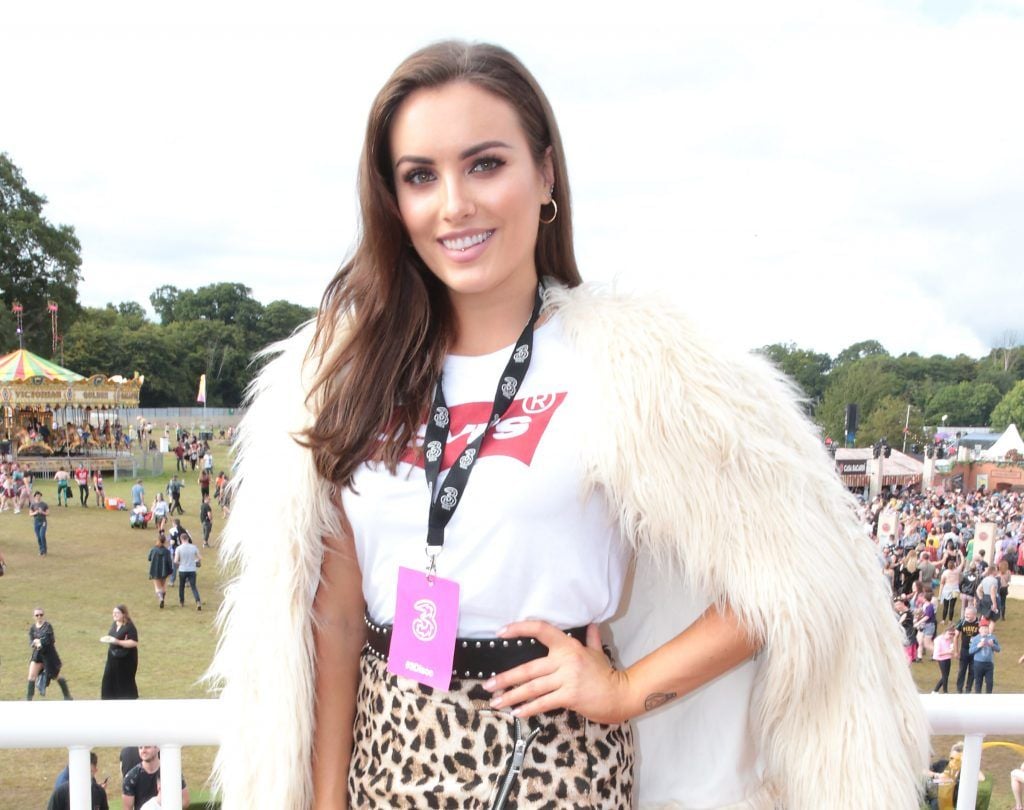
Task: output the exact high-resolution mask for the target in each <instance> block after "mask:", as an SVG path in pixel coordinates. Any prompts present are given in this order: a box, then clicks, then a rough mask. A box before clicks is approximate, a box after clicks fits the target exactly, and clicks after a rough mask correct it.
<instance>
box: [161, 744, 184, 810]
mask: <svg viewBox="0 0 1024 810" xmlns="http://www.w3.org/2000/svg"><path fill="white" fill-rule="evenodd" d="M160 806H161V807H163V808H164V810H181V746H180V745H178V744H176V743H165V744H164V745H161V746H160Z"/></svg>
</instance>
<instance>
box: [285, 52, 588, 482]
mask: <svg viewBox="0 0 1024 810" xmlns="http://www.w3.org/2000/svg"><path fill="white" fill-rule="evenodd" d="M454 81H465V82H470V83H472V84H474V85H476V86H478V87H480V88H482V89H484V90H487V91H489V92H491V93H493V94H494V95H496V96H498V97H499V98H501V99H503V100H505V101H506V102H508V103H509V104H511V105H512V107H513V108H514V109H515V111H516V113H517V115H518V118H519V122H520V124H521V126H522V127H523V131H524V133H525V135H526V139H527V142H528V143H529V145H530V150H531V152H532V154H533V158H534V161H535V162H536V163H537V165H540V164H541V161H542V160H543V158H544V155H545V153H546V152H547V150H548V148H549V147H550V149H551V161H552V166H553V168H554V177H555V188H554V195H553V198H554V200H555V202H556V203H557V205H558V216H557V217H556V219H555V221H554V222H552V223H551V224H550V225H542V226H541V228H540V232H539V235H538V237H537V244H536V247H535V249H534V260H535V262H536V265H537V272H538V274H540V275H541V276H550V277H552V278H554V279H556V280H558V281H559V282H561V283H563V284H566V285H568V286H571V287H572V286H576V285H577V284H579V283H580V281H581V279H580V275H579V271H578V270H577V268H576V258H575V255H574V253H573V246H572V211H571V205H570V196H569V178H568V174H567V173H566V168H565V156H564V153H563V151H562V140H561V137H560V135H559V133H558V126H557V125H556V123H555V117H554V114H553V113H552V112H551V106H550V104H549V103H548V100H547V98H546V97H545V96H544V93H543V91H542V90H541V89H540V87H539V85H538V84H537V81H536V80H535V79H534V78H533V76H532V75H530V73H529V71H527V69H526V68H525V67H523V65H522V64H521V63H520V62H519V60H518V59H516V57H515V56H513V55H512V54H511V53H509V52H508V51H506V50H504V49H503V48H499V47H497V46H495V45H486V44H467V43H464V42H457V41H445V42H438V43H435V44H433V45H429V46H427V47H426V48H423V49H422V50H419V51H417V52H416V53H414V54H412V56H410V57H409V58H408V59H406V60H405V61H404V62H403V63H402V64H401V65H399V66H398V69H397V70H396V71H395V72H394V73H393V74H392V75H391V78H390V79H388V81H387V82H386V83H385V84H384V87H382V88H381V90H380V92H379V93H378V94H377V98H376V99H375V100H374V102H373V106H372V107H371V109H370V116H369V120H368V122H367V125H366V138H365V140H364V142H363V152H362V156H361V158H360V165H359V203H360V210H361V220H362V221H361V225H362V230H361V234H360V238H359V242H358V244H357V246H356V249H355V251H354V253H353V255H352V257H351V258H350V259H349V260H348V261H347V262H346V263H345V264H344V265H343V266H342V268H341V269H340V270H339V271H338V273H337V274H336V275H335V276H334V278H333V279H332V280H331V283H330V284H329V285H328V286H327V290H326V291H325V292H324V296H323V300H322V301H321V304H320V315H319V318H318V321H317V328H316V335H315V338H314V341H313V346H312V348H311V352H312V353H313V355H314V356H319V357H320V365H319V367H318V369H317V376H316V379H315V381H314V384H313V387H312V390H311V391H310V394H309V399H308V400H307V401H308V402H309V403H310V405H311V406H312V407H313V410H314V411H315V412H316V413H317V417H316V421H315V423H314V424H313V426H312V427H311V428H310V429H309V430H307V431H306V432H305V433H304V434H302V435H301V436H300V437H299V440H300V441H301V442H302V443H303V444H305V445H306V446H308V447H310V448H311V449H312V451H313V456H314V459H315V462H316V466H317V470H318V472H319V473H320V474H321V475H322V476H324V477H325V478H327V479H328V480H330V481H333V482H335V483H337V484H339V485H341V486H349V485H351V483H352V476H353V473H354V472H355V470H356V468H357V467H358V466H359V464H361V463H362V462H364V461H366V460H367V459H370V458H376V459H380V460H381V461H383V462H385V463H386V464H387V466H388V468H389V469H390V470H391V471H392V472H393V471H394V470H395V467H396V465H397V464H398V460H399V458H400V457H401V455H402V453H403V452H404V451H405V449H406V448H407V447H408V446H409V444H410V443H411V442H412V440H413V438H414V437H415V436H416V432H417V430H418V428H419V426H420V424H421V423H422V421H423V419H424V417H425V415H426V413H427V409H428V407H429V404H430V397H431V395H432V393H433V390H432V386H433V384H434V381H435V380H436V379H437V376H438V374H439V372H440V369H441V365H442V362H443V360H444V355H445V351H446V349H447V347H448V346H449V344H450V342H451V340H452V338H453V337H454V334H453V331H454V326H453V318H452V312H451V306H450V302H449V299H448V293H447V290H446V288H445V286H444V285H443V284H442V283H441V282H440V281H438V280H437V279H436V278H435V276H434V275H433V274H432V273H431V272H430V270H429V269H428V268H427V267H426V265H425V264H424V263H423V260H422V259H421V258H420V257H419V254H417V253H416V251H415V249H414V248H413V247H412V244H411V242H410V240H409V237H408V234H407V232H406V229H405V226H404V224H403V223H402V218H401V215H400V213H399V209H398V202H397V199H396V197H395V181H394V174H393V171H392V168H391V154H390V148H389V135H390V129H391V123H392V120H393V119H394V116H395V113H396V112H397V110H398V108H399V107H400V106H401V104H402V102H403V101H405V99H406V98H408V97H409V96H410V95H411V94H412V93H413V92H414V91H416V90H419V89H421V88H431V87H440V86H441V85H444V84H448V83H450V82H454ZM537 215H538V217H540V216H541V211H540V210H538V212H537ZM544 215H545V218H549V217H550V216H551V213H550V212H549V211H547V210H545V211H544ZM339 340H342V341H344V342H343V344H342V345H340V346H339V347H338V349H337V350H336V351H332V348H333V346H334V344H335V342H336V341H339ZM382 437H384V438H383V442H382Z"/></svg>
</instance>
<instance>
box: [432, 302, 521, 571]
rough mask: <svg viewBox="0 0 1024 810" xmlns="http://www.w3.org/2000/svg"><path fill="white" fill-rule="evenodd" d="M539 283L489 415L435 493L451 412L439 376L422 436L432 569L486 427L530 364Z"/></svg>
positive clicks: (506, 403) (511, 396) (509, 400)
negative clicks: (527, 317)
mask: <svg viewBox="0 0 1024 810" xmlns="http://www.w3.org/2000/svg"><path fill="white" fill-rule="evenodd" d="M540 293H541V287H540V285H538V286H537V297H536V299H535V301H534V304H533V314H532V315H531V316H530V320H529V322H528V323H527V324H526V327H525V328H524V329H523V333H522V334H521V335H520V336H519V340H517V341H516V345H515V346H514V347H513V349H512V354H511V356H510V357H509V358H508V362H507V363H506V364H505V371H504V372H502V375H501V379H500V380H499V381H498V390H497V391H496V393H495V394H494V407H493V408H492V410H491V419H490V421H489V422H488V423H487V425H486V426H485V427H484V429H483V430H482V431H480V435H479V436H477V437H476V438H475V439H474V440H473V441H472V442H470V443H469V445H468V446H467V447H466V449H465V450H463V451H462V455H460V456H459V458H458V460H457V461H456V462H455V463H454V464H453V465H452V467H451V469H450V470H449V471H448V477H447V478H445V480H444V486H443V487H442V488H441V491H440V492H438V493H437V495H436V497H435V495H434V490H435V489H436V487H437V479H438V476H439V475H440V474H441V462H442V460H443V459H444V451H445V447H447V446H448V423H449V421H450V416H449V413H448V405H447V404H446V403H445V400H444V390H443V387H442V385H441V378H440V377H438V380H437V387H436V388H435V389H434V403H433V405H432V406H431V409H430V418H428V419H427V432H426V436H425V437H424V440H423V451H424V457H425V458H424V464H423V467H424V470H425V471H426V474H427V486H428V487H429V488H430V497H431V503H430V518H429V521H428V523H427V556H428V557H430V559H431V570H433V563H434V558H435V557H436V556H437V555H438V554H440V552H441V548H442V547H443V546H444V530H445V528H446V527H447V526H448V522H449V521H450V520H451V519H452V515H453V514H455V510H456V509H457V508H458V506H459V503H461V501H462V495H463V493H464V492H465V491H466V484H467V483H468V481H469V474H470V473H471V472H472V471H473V466H474V465H475V464H476V460H477V458H478V456H479V454H480V447H481V445H483V443H484V438H485V437H486V436H487V431H488V430H490V429H491V428H492V427H494V425H495V424H496V423H497V422H498V420H500V419H501V417H502V416H504V415H505V411H507V410H508V407H509V405H511V404H512V400H513V399H515V396H516V392H517V391H518V390H519V389H520V387H521V386H522V384H523V379H524V378H525V377H526V371H527V369H529V368H530V359H531V357H532V355H533V327H534V324H535V323H536V322H537V318H538V316H539V315H540V306H541V295H540Z"/></svg>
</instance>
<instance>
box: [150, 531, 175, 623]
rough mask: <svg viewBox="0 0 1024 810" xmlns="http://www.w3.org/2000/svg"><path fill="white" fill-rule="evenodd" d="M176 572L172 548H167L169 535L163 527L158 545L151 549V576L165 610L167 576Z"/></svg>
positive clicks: (157, 595)
mask: <svg viewBox="0 0 1024 810" xmlns="http://www.w3.org/2000/svg"><path fill="white" fill-rule="evenodd" d="M172 573H174V561H173V558H172V557H171V550H170V549H169V548H167V537H166V536H165V535H164V532H163V529H161V530H160V531H159V532H157V536H156V545H155V546H153V548H151V549H150V550H149V578H150V579H151V580H153V590H155V591H156V598H157V601H159V603H160V609H161V610H163V607H164V598H165V597H166V596H167V577H169V576H170V575H171V574H172Z"/></svg>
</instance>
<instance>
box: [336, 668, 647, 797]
mask: <svg viewBox="0 0 1024 810" xmlns="http://www.w3.org/2000/svg"><path fill="white" fill-rule="evenodd" d="M360 669H361V671H360V682H359V691H358V694H357V699H356V719H355V733H354V745H353V752H352V761H351V767H350V768H349V775H348V789H349V801H350V805H351V806H352V807H353V808H382V809H383V808H406V810H420V808H424V809H426V808H443V809H444V810H448V809H449V808H450V810H458V809H463V808H464V809H465V810H490V808H491V807H492V806H493V804H494V801H495V798H496V796H497V794H498V792H499V790H500V789H501V785H502V783H503V781H504V778H505V773H506V771H507V769H508V764H509V759H510V755H511V753H512V748H513V745H514V741H515V737H514V720H513V718H512V717H511V715H509V714H508V713H506V712H499V711H495V710H494V709H491V708H490V706H488V701H489V700H490V697H491V695H490V693H489V692H487V691H486V690H485V689H484V688H483V681H480V680H476V679H465V680H453V681H452V684H451V689H450V690H449V691H448V692H439V691H437V690H435V689H431V688H430V687H428V686H422V685H420V684H418V683H416V682H415V681H411V680H408V679H406V678H400V677H396V676H394V675H391V674H390V673H389V672H388V671H387V665H386V664H385V663H384V662H382V661H379V660H378V659H377V658H375V657H374V656H372V655H368V654H366V653H364V654H363V656H362V661H361V664H360ZM529 724H530V726H531V728H540V733H539V734H538V735H537V737H536V738H535V739H534V741H533V742H532V743H530V745H529V747H528V748H527V750H526V759H525V761H524V763H523V769H522V773H521V774H520V775H519V778H518V779H516V781H515V782H514V784H513V786H512V790H511V791H510V793H509V796H508V800H507V802H506V805H505V807H506V808H507V810H542V808H543V810H561V809H562V808H574V809H575V808H602V810H629V808H631V807H633V760H634V758H633V732H632V729H631V727H630V726H629V724H628V723H626V724H623V725H610V726H609V725H601V724H599V723H592V722H590V721H589V720H587V719H585V718H584V717H582V716H581V715H579V714H577V713H576V712H572V711H567V710H559V711H555V712H551V713H549V714H543V715H539V716H537V717H532V718H530V720H529ZM524 726H525V721H524Z"/></svg>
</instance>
